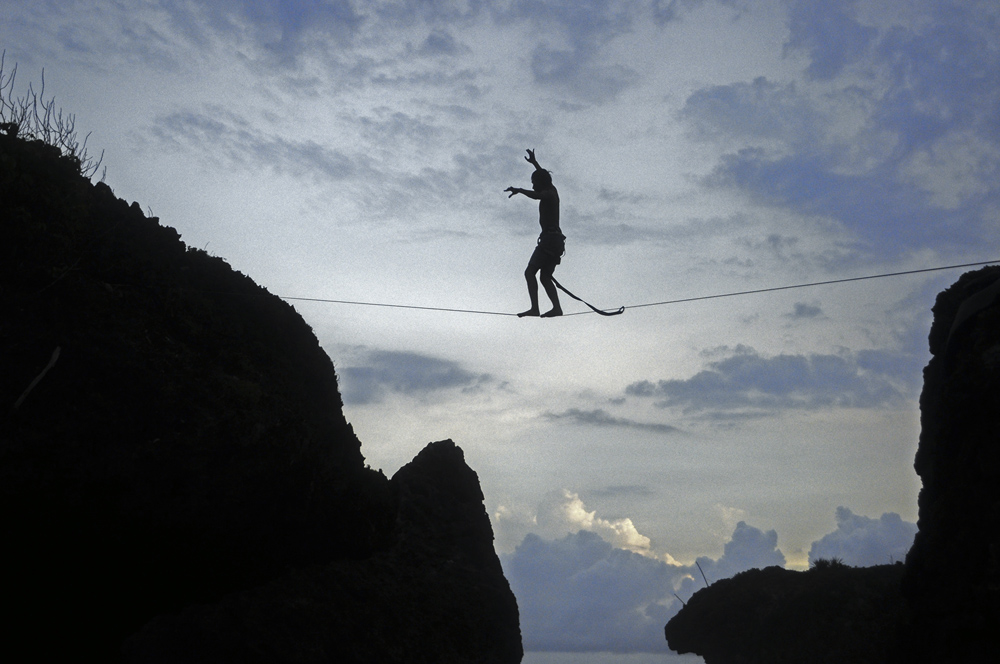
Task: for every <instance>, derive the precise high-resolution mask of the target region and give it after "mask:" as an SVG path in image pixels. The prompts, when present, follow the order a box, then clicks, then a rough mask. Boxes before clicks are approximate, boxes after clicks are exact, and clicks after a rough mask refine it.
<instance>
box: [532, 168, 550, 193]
mask: <svg viewBox="0 0 1000 664" xmlns="http://www.w3.org/2000/svg"><path fill="white" fill-rule="evenodd" d="M551 186H552V174H551V173H549V172H548V171H547V170H545V169H544V168H539V169H536V170H535V172H534V173H532V174H531V188H532V189H534V190H535V191H539V190H542V189H548V188H549V187H551Z"/></svg>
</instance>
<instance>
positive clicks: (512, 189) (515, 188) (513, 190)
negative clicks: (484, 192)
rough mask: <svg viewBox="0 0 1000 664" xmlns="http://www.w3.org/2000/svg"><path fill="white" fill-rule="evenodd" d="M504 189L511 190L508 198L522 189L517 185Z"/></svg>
mask: <svg viewBox="0 0 1000 664" xmlns="http://www.w3.org/2000/svg"><path fill="white" fill-rule="evenodd" d="M504 191H509V192H510V196H508V197H507V198H511V197H513V196H514V194H516V193H518V192H520V191H521V190H520V189H518V188H517V187H507V188H506V189H504Z"/></svg>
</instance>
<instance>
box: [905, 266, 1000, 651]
mask: <svg viewBox="0 0 1000 664" xmlns="http://www.w3.org/2000/svg"><path fill="white" fill-rule="evenodd" d="M998 292H1000V267H989V268H984V269H982V270H979V271H976V272H970V273H968V274H965V275H963V276H962V277H961V278H960V279H959V280H958V282H956V283H955V284H954V285H953V286H951V287H950V288H948V289H947V290H946V291H944V292H942V293H941V294H940V295H938V298H937V302H936V303H935V305H934V325H933V327H932V328H931V334H930V350H931V354H932V355H933V357H932V358H931V361H930V362H929V363H928V365H927V368H926V369H925V370H924V390H923V393H922V394H921V397H920V412H921V417H920V422H921V433H920V446H919V448H918V450H917V457H916V462H915V463H914V467H915V468H916V471H917V474H918V475H920V479H921V481H922V483H923V488H922V489H921V491H920V499H919V508H920V516H919V521H918V523H917V525H918V526H919V529H920V530H919V532H918V533H917V537H916V540H915V541H914V544H913V548H912V549H911V550H910V552H909V554H908V555H907V558H906V576H905V577H904V580H903V592H904V595H905V597H906V599H907V602H908V603H909V606H910V615H911V617H912V618H911V622H910V624H909V625H908V626H907V629H906V630H905V631H904V636H903V639H902V644H901V657H900V659H899V661H900V662H967V663H975V662H984V663H985V662H997V661H1000V300H998Z"/></svg>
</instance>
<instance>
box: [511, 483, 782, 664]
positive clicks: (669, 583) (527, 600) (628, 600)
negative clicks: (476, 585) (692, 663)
mask: <svg viewBox="0 0 1000 664" xmlns="http://www.w3.org/2000/svg"><path fill="white" fill-rule="evenodd" d="M573 495H575V494H570V493H569V492H566V493H565V494H564V496H563V498H564V499H565V498H566V497H567V496H573ZM564 502H565V501H564ZM569 502H573V501H569ZM591 514H592V513H591ZM776 544H777V534H776V533H775V532H774V531H773V530H772V531H768V532H766V533H765V532H762V531H760V530H758V529H757V528H754V527H752V526H748V525H747V524H746V523H744V522H742V521H741V522H739V523H738V524H736V528H735V530H734V531H733V536H732V539H731V540H730V541H729V542H728V543H727V544H726V545H725V550H724V553H723V555H722V557H721V558H719V559H718V560H713V559H711V558H708V557H702V558H699V559H698V565H700V566H701V568H702V569H703V570H704V571H705V574H706V576H708V578H709V581H710V582H714V581H717V580H719V579H722V578H726V577H729V576H732V575H734V574H737V573H738V572H742V571H744V570H746V569H751V568H754V567H766V566H769V565H784V562H785V559H784V556H783V555H782V554H781V552H780V551H778V550H777V548H776ZM665 558H667V559H668V560H670V558H669V556H665ZM500 562H501V563H502V565H503V568H504V574H505V575H506V576H507V579H508V581H509V582H510V585H511V590H513V592H514V595H515V596H516V597H517V604H518V609H519V611H520V614H521V635H522V638H523V640H524V647H525V649H526V650H556V651H566V652H579V651H604V652H619V653H626V652H633V653H635V652H666V651H667V650H668V649H667V646H666V643H665V641H664V639H663V625H665V624H666V623H667V622H668V621H669V620H670V618H672V617H673V616H674V615H675V614H676V613H677V611H679V610H680V608H681V603H680V602H679V601H677V597H676V595H680V596H682V597H683V596H690V595H691V594H693V593H694V592H695V591H696V590H698V589H699V588H701V587H702V586H703V585H704V582H703V581H702V578H701V574H700V572H698V571H697V567H696V566H694V565H691V566H684V565H679V564H672V563H667V562H664V560H662V559H656V558H654V557H652V556H650V555H640V554H639V553H636V552H634V551H628V550H625V549H622V548H620V547H616V546H614V545H613V544H612V543H610V542H609V541H607V540H606V539H605V538H604V537H602V536H601V535H599V534H598V533H596V532H593V531H591V530H586V529H580V530H577V531H576V532H571V533H569V534H567V535H564V536H562V537H557V538H554V539H551V540H549V539H544V538H543V537H541V536H539V535H537V534H535V533H529V534H528V535H526V536H525V537H524V539H523V540H522V541H521V543H520V545H518V547H517V548H516V549H515V550H514V551H513V553H509V554H501V556H500ZM696 576H697V578H695V577H696Z"/></svg>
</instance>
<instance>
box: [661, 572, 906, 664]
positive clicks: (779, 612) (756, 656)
mask: <svg viewBox="0 0 1000 664" xmlns="http://www.w3.org/2000/svg"><path fill="white" fill-rule="evenodd" d="M902 574H903V565H902V563H899V564H896V565H880V566H877V567H864V568H852V567H846V566H844V565H830V566H817V567H814V568H813V569H810V570H809V571H808V572H796V571H793V570H787V569H783V568H781V567H768V568H766V569H753V570H749V571H746V572H742V573H740V574H737V575H736V576H734V577H733V578H731V579H723V580H721V581H716V582H715V583H713V584H712V585H711V586H709V587H708V588H703V589H702V590H699V591H698V592H696V593H695V594H694V596H692V597H691V599H690V600H689V601H688V603H687V606H685V607H684V608H682V609H681V611H680V612H679V613H678V614H677V615H676V616H674V618H673V619H671V621H670V622H669V623H667V626H666V628H665V630H664V632H665V635H666V638H667V645H669V646H670V648H671V649H673V650H675V651H676V652H679V653H688V652H693V653H697V654H698V655H701V656H702V657H704V658H705V663H706V664H800V663H801V662H817V663H824V664H825V663H829V664H844V663H846V662H850V663H852V664H885V662H886V658H887V657H888V656H889V653H891V652H892V650H893V648H894V646H895V638H896V629H897V626H898V624H899V619H900V616H901V614H902V611H903V606H904V605H903V600H902V597H901V596H900V592H899V580H900V578H901V576H902Z"/></svg>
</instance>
